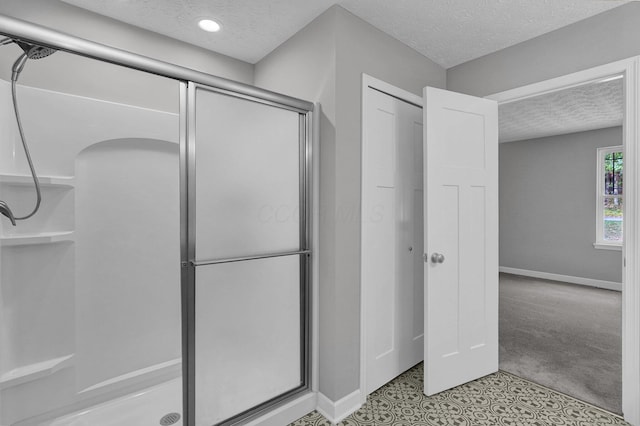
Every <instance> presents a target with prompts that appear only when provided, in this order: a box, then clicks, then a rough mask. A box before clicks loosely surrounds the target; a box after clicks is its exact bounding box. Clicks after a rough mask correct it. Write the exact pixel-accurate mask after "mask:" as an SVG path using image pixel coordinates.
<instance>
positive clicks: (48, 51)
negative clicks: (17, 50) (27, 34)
mask: <svg viewBox="0 0 640 426" xmlns="http://www.w3.org/2000/svg"><path fill="white" fill-rule="evenodd" d="M16 44H17V45H18V46H20V47H21V48H22V50H24V53H25V54H26V55H27V58H29V59H42V58H46V57H47V56H49V55H53V54H54V53H55V52H56V49H53V48H51V47H44V46H38V45H37V44H29V43H25V42H23V41H16Z"/></svg>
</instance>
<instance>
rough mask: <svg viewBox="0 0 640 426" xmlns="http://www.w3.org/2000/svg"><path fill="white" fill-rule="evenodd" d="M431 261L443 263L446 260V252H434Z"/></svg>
mask: <svg viewBox="0 0 640 426" xmlns="http://www.w3.org/2000/svg"><path fill="white" fill-rule="evenodd" d="M431 262H433V263H442V262H444V254H440V253H433V254H432V255H431Z"/></svg>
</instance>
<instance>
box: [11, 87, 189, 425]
mask: <svg viewBox="0 0 640 426" xmlns="http://www.w3.org/2000/svg"><path fill="white" fill-rule="evenodd" d="M176 84H177V83H176ZM18 91H19V92H18V93H19V104H20V110H21V114H22V119H23V125H24V129H25V133H26V136H27V139H28V141H29V145H30V148H31V154H32V157H33V160H34V163H35V166H36V170H37V171H38V174H39V176H40V177H41V183H42V188H43V202H42V209H41V211H40V212H38V214H36V215H35V216H34V217H33V218H31V219H29V220H26V221H21V222H19V223H18V226H16V227H12V226H11V224H10V223H9V222H8V220H6V219H4V218H3V219H2V225H0V232H1V234H0V241H1V247H0V258H1V263H0V392H1V394H0V398H1V404H2V406H1V407H0V413H1V414H0V424H2V425H10V424H14V423H17V424H23V425H27V424H33V422H35V421H36V420H42V419H43V418H44V417H43V416H45V417H46V416H48V415H51V416H59V415H61V414H64V413H66V412H71V411H74V410H77V409H80V408H82V407H84V406H88V405H90V404H93V403H96V402H100V401H103V400H107V399H110V398H113V397H117V396H119V395H122V394H125V393H128V392H131V391H135V390H136V389H140V388H142V387H145V386H148V385H150V384H153V383H157V382H160V381H163V380H168V379H172V378H175V377H177V376H179V374H180V290H179V285H180V284H179V283H180V264H179V261H180V256H179V187H178V183H179V181H178V167H179V163H178V144H177V142H178V135H179V124H178V116H177V115H176V114H174V113H168V112H163V111H155V110H150V109H144V108H139V107H136V106H132V105H124V104H119V103H113V102H105V101H101V100H97V99H90V98H85V97H79V96H71V95H67V94H64V93H58V92H53V91H47V90H42V89H34V88H29V87H23V86H19V87H18ZM177 101H178V100H177V99H176V102H177ZM0 199H2V200H4V201H6V202H7V203H8V204H9V205H10V206H11V208H12V209H13V211H14V213H16V214H17V215H23V214H25V213H28V212H29V211H30V208H31V207H32V205H33V202H34V200H35V192H34V190H33V186H32V183H31V178H30V176H29V170H28V167H27V163H26V161H25V158H24V155H23V151H22V146H21V143H20V140H19V138H18V137H17V129H16V125H15V118H14V116H13V110H12V108H11V93H10V85H9V84H8V83H7V82H5V81H0Z"/></svg>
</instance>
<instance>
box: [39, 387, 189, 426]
mask: <svg viewBox="0 0 640 426" xmlns="http://www.w3.org/2000/svg"><path fill="white" fill-rule="evenodd" d="M173 413H178V414H180V415H182V379H181V378H176V379H172V380H169V381H166V382H164V383H161V384H159V385H155V386H152V387H150V388H147V389H144V390H141V391H138V392H135V393H132V394H130V395H125V396H122V397H119V398H116V399H113V400H111V401H107V402H103V403H101V404H98V405H94V406H93V407H89V408H87V409H84V410H82V411H78V412H76V413H72V414H69V415H66V416H64V417H60V418H57V419H54V420H49V421H47V422H44V423H40V425H39V426H98V425H99V426H132V425H159V424H160V421H161V420H162V419H163V418H164V417H165V416H166V415H167V414H173ZM171 425H172V426H182V419H181V418H180V419H179V420H178V421H177V422H175V423H171Z"/></svg>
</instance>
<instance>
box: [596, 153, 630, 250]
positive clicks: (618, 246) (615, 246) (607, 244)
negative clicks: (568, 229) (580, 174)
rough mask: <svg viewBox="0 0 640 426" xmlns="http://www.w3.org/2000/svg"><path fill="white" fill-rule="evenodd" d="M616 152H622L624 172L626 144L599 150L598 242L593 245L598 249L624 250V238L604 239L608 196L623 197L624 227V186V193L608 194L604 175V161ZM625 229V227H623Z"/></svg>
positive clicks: (597, 187)
mask: <svg viewBox="0 0 640 426" xmlns="http://www.w3.org/2000/svg"><path fill="white" fill-rule="evenodd" d="M614 152H622V165H623V166H622V170H623V173H624V159H625V156H624V146H623V145H616V146H605V147H600V148H598V150H597V169H596V170H597V185H596V242H595V243H594V244H593V246H594V247H595V248H596V249H604V250H622V245H623V244H624V239H623V240H622V241H619V242H615V241H606V240H605V239H604V200H605V199H606V198H620V199H622V226H623V227H624V210H625V208H624V204H625V203H624V199H625V196H624V186H623V191H622V194H616V195H606V194H605V193H604V192H605V177H604V161H605V157H606V156H607V155H608V154H611V153H614ZM623 229H624V228H623Z"/></svg>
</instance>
